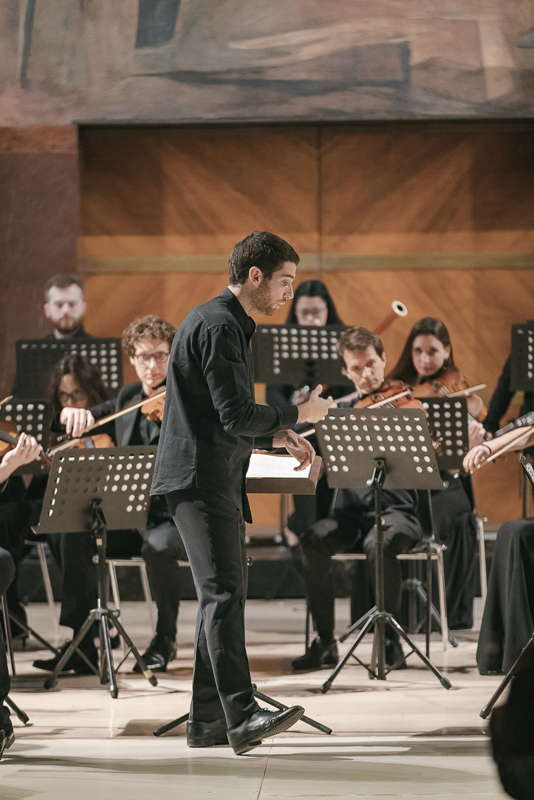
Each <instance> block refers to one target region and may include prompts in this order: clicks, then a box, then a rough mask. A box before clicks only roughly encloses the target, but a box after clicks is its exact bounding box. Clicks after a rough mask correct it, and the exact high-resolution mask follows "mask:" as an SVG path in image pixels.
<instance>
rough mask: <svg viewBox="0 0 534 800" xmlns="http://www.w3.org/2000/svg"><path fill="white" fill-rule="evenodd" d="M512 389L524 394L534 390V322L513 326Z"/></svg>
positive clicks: (529, 321)
mask: <svg viewBox="0 0 534 800" xmlns="http://www.w3.org/2000/svg"><path fill="white" fill-rule="evenodd" d="M510 389H512V390H513V391H522V392H531V391H532V390H533V389H534V320H528V322H525V323H522V324H520V325H512V361H511V369H510Z"/></svg>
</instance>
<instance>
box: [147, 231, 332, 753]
mask: <svg viewBox="0 0 534 800" xmlns="http://www.w3.org/2000/svg"><path fill="white" fill-rule="evenodd" d="M298 261H299V257H298V255H297V253H296V252H295V250H294V249H293V248H292V247H291V245H289V244H288V243H287V242H286V241H284V240H283V239H281V238H279V237H278V236H275V235H274V234H272V233H266V232H259V233H251V234H249V235H248V236H246V237H245V238H244V239H242V240H241V241H240V242H238V243H237V244H236V245H235V247H234V249H233V251H232V253H231V255H230V258H229V272H230V282H229V286H228V288H226V289H224V291H223V292H221V294H220V295H219V296H218V297H215V298H213V299H212V300H209V301H208V302H207V303H203V304H202V305H199V306H197V307H196V308H194V309H193V310H192V311H191V312H190V313H189V314H188V315H187V317H186V318H185V319H184V321H183V322H182V324H181V326H180V327H179V328H178V331H177V333H176V336H175V338H174V341H173V344H172V349H171V355H170V363H169V371H168V376H167V395H166V400H165V413H164V418H163V423H162V427H161V434H160V441H159V446H158V452H157V457H156V465H155V474H154V482H153V485H152V494H158V495H165V496H166V498H167V502H168V505H169V509H170V511H171V513H172V516H173V518H174V521H175V523H176V527H177V528H178V531H179V532H180V534H181V536H182V539H183V542H184V545H185V548H186V551H187V555H188V558H189V561H190V564H191V570H192V573H193V579H194V582H195V588H196V592H197V596H198V601H199V611H198V618H197V630H196V642H195V658H194V674H193V688H192V699H191V707H190V713H189V722H188V724H187V742H188V744H189V746H191V747H207V746H211V745H218V744H226V743H227V742H229V743H230V744H231V746H232V747H233V749H234V751H235V753H237V754H242V753H245V752H247V751H248V750H250V749H251V748H252V747H255V746H256V745H258V744H260V743H261V740H262V739H264V738H267V737H271V736H273V735H275V734H277V733H281V732H282V731H285V730H287V729H288V728H289V727H291V726H292V725H293V724H294V723H295V722H297V720H299V719H300V717H301V716H302V714H303V713H304V709H303V708H302V707H301V706H293V707H292V708H289V709H287V710H285V711H276V712H274V711H268V710H266V709H262V708H260V707H259V706H258V705H257V703H256V700H255V698H254V694H253V688H252V684H251V679H250V672H249V665H248V659H247V653H246V649H245V635H244V606H245V597H246V559H245V549H244V544H245V537H244V522H245V521H247V522H250V521H251V517H250V508H249V505H248V502H247V497H246V493H245V477H246V472H247V468H248V463H249V460H250V455H251V452H252V448H253V446H254V440H255V438H256V445H259V446H261V447H262V448H265V447H266V446H267V447H269V446H270V447H274V448H285V449H286V450H287V451H288V452H289V453H290V454H291V455H293V456H294V457H295V458H296V459H297V460H298V461H299V467H298V468H299V469H304V468H305V467H306V466H307V465H308V464H309V463H310V462H311V460H312V458H313V455H314V451H313V447H312V446H311V445H310V444H309V442H308V441H307V440H306V439H303V438H302V437H300V436H298V435H297V434H295V433H294V432H293V431H292V430H290V428H291V427H292V426H293V425H294V424H295V423H296V422H318V421H319V420H320V419H322V418H323V417H324V416H325V415H326V413H327V411H328V408H329V407H330V405H331V398H328V399H324V398H322V397H321V396H320V392H321V388H322V387H320V386H318V387H316V388H315V389H314V391H313V392H312V393H311V395H310V399H309V400H308V401H307V402H306V403H302V404H301V405H300V406H298V407H291V408H276V407H270V406H263V405H257V404H256V402H255V399H254V376H253V367H252V355H251V349H250V341H251V337H252V334H253V333H254V329H255V323H254V321H253V320H252V319H251V316H250V315H251V314H258V313H262V314H268V315H271V314H273V313H274V311H275V310H276V309H277V308H279V307H280V306H281V305H282V304H283V303H286V302H287V301H288V300H291V298H292V297H293V281H294V279H295V274H296V269H297V264H298ZM267 437H268V438H269V441H268V442H267V441H266V439H267ZM258 438H260V439H261V443H260V442H258Z"/></svg>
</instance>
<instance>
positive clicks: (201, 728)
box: [186, 719, 228, 747]
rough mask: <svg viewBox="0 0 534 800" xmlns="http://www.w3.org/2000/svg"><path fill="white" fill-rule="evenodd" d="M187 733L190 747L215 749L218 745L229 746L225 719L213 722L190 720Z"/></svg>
mask: <svg viewBox="0 0 534 800" xmlns="http://www.w3.org/2000/svg"><path fill="white" fill-rule="evenodd" d="M186 732H187V744H188V746H189V747H215V746H216V745H218V744H228V736H227V734H226V720H225V719H216V720H214V721H213V722H195V720H189V721H188V723H187V725H186Z"/></svg>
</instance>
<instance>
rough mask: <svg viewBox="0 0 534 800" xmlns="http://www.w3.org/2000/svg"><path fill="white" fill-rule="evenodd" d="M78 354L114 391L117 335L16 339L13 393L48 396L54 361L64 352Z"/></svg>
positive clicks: (118, 368)
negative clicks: (54, 339)
mask: <svg viewBox="0 0 534 800" xmlns="http://www.w3.org/2000/svg"><path fill="white" fill-rule="evenodd" d="M75 354H76V355H80V356H82V358H84V359H85V360H86V361H88V362H89V363H90V364H92V365H93V366H94V367H96V369H97V370H98V372H99V373H100V375H101V376H102V380H103V381H104V383H105V384H106V386H107V387H108V389H109V390H110V391H111V392H112V393H113V394H116V392H118V390H119V389H120V387H121V386H122V356H121V341H120V339H111V338H106V339H97V338H96V337H90V336H88V337H79V338H78V337H76V338H74V339H58V340H57V341H50V340H47V339H19V340H18V341H17V343H16V359H17V362H16V363H17V371H16V377H15V389H14V395H15V396H16V397H17V398H25V399H31V398H34V397H48V395H49V393H50V381H51V377H52V372H53V370H54V367H55V365H56V364H57V362H58V361H60V359H61V358H63V356H65V355H75Z"/></svg>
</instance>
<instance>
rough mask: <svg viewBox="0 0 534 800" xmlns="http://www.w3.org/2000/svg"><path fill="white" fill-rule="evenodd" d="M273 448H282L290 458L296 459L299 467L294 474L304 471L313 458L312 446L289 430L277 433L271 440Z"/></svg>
mask: <svg viewBox="0 0 534 800" xmlns="http://www.w3.org/2000/svg"><path fill="white" fill-rule="evenodd" d="M273 447H276V448H278V447H284V448H285V449H286V450H287V452H288V453H289V455H290V456H293V458H296V459H297V461H298V462H299V465H298V467H295V471H296V472H298V471H300V470H302V469H306V467H308V466H309V465H310V464H311V463H312V461H313V459H314V457H315V450H314V449H313V445H312V444H311V443H310V442H309V441H308V440H307V439H305V438H304V437H303V436H299V435H298V433H295V431H291V430H287V431H279V432H278V433H277V434H276V435H275V436H274V438H273Z"/></svg>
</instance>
